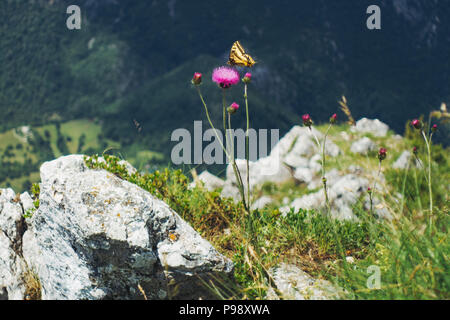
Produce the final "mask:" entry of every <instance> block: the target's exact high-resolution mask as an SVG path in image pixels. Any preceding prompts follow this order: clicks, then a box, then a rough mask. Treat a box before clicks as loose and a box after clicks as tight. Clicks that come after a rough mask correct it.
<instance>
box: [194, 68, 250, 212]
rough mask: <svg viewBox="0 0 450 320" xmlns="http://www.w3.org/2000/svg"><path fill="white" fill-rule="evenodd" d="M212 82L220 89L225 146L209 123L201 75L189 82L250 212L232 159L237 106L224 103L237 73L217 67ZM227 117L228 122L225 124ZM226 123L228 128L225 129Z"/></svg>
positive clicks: (230, 69)
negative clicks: (232, 126) (198, 98)
mask: <svg viewBox="0 0 450 320" xmlns="http://www.w3.org/2000/svg"><path fill="white" fill-rule="evenodd" d="M212 81H213V82H215V83H217V85H218V87H219V88H221V89H222V118H223V129H224V130H225V144H224V143H223V141H222V140H221V139H220V137H219V134H218V133H217V130H216V128H215V127H214V124H213V123H212V121H211V117H210V115H209V111H208V106H207V104H206V102H205V100H204V99H203V95H202V93H201V90H200V85H201V83H202V75H201V74H200V73H198V72H196V73H195V74H194V77H193V78H192V81H191V82H192V84H193V85H194V86H195V87H196V89H197V92H198V94H199V97H200V100H201V101H202V104H203V106H204V108H205V112H206V117H207V118H208V122H209V125H210V126H211V128H212V129H213V130H214V134H215V136H216V139H217V141H219V143H220V146H221V147H222V150H223V151H224V153H225V155H226V157H227V159H228V162H229V163H230V164H231V166H232V168H233V172H234V175H235V177H236V182H237V185H238V189H239V193H240V196H241V198H242V203H243V205H244V208H245V210H246V211H247V212H250V206H249V204H248V202H247V201H246V199H245V188H244V183H243V180H242V176H241V173H240V171H239V168H238V166H237V165H236V161H235V157H234V141H233V136H232V134H231V115H232V114H234V113H235V112H236V111H237V110H238V108H239V105H238V104H237V103H236V102H233V103H232V104H231V105H229V106H227V102H226V92H227V89H228V88H230V87H231V86H233V85H235V84H237V83H238V82H239V73H238V72H237V71H236V70H235V69H232V68H229V67H219V68H216V69H214V71H213V74H212ZM246 103H247V101H246ZM247 105H248V104H247ZM247 110H248V107H247ZM247 112H248V111H247ZM227 117H228V122H227ZM247 119H248V115H247ZM247 122H248V121H247ZM227 123H228V127H227ZM247 131H248V128H247ZM228 134H229V136H228ZM246 141H247V140H246ZM247 143H248V141H247ZM228 150H229V151H228ZM246 158H247V163H248V153H246ZM248 174H249V173H248V164H247V176H248ZM248 179H249V178H248V177H247V181H248ZM249 198H250V197H249V196H248V198H247V199H249Z"/></svg>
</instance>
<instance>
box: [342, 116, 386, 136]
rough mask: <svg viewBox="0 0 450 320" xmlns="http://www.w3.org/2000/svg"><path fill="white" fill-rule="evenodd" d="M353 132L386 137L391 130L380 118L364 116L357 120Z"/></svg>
mask: <svg viewBox="0 0 450 320" xmlns="http://www.w3.org/2000/svg"><path fill="white" fill-rule="evenodd" d="M351 131H352V132H361V133H371V134H373V135H374V136H375V137H385V136H386V135H387V133H388V131H389V126H388V125H387V124H385V123H383V122H381V121H380V120H378V119H373V120H372V119H367V118H362V119H360V120H358V121H356V125H355V126H353V127H352V128H351Z"/></svg>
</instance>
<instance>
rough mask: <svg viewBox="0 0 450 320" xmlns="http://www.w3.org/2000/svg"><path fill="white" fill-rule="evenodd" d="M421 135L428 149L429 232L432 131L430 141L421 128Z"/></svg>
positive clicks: (430, 218) (431, 207)
mask: <svg viewBox="0 0 450 320" xmlns="http://www.w3.org/2000/svg"><path fill="white" fill-rule="evenodd" d="M422 136H423V139H424V140H425V143H426V145H427V150H428V192H429V197H430V216H429V220H430V221H429V228H430V234H431V229H432V223H433V222H432V216H433V191H432V189H431V138H432V137H433V133H431V134H430V141H428V139H427V137H426V135H425V132H424V131H423V130H422Z"/></svg>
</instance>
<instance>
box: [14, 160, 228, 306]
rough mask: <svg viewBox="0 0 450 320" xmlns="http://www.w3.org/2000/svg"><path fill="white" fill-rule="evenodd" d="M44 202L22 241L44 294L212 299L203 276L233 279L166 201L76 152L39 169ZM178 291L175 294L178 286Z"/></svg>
mask: <svg viewBox="0 0 450 320" xmlns="http://www.w3.org/2000/svg"><path fill="white" fill-rule="evenodd" d="M41 179H42V183H41V191H40V198H39V200H40V206H39V209H38V210H37V211H36V212H35V213H34V214H33V217H32V218H31V227H30V228H29V230H28V231H27V233H26V235H25V236H24V238H23V241H24V244H23V247H24V248H23V252H24V257H25V260H26V261H27V263H28V265H29V266H31V267H32V268H33V269H34V270H35V271H36V273H37V275H38V277H39V279H40V282H41V285H42V299H44V300H46V299H88V300H90V299H141V298H142V295H141V293H140V292H139V290H138V285H140V286H141V287H142V288H143V290H144V291H145V293H146V295H147V297H148V298H149V299H161V298H167V296H168V295H169V293H168V292H167V290H168V288H172V290H173V289H174V288H173V287H172V285H169V283H170V282H172V281H173V282H174V284H175V286H176V287H177V291H176V294H177V295H176V297H179V298H181V299H184V298H189V299H196V298H208V297H210V295H211V293H210V292H207V290H204V286H202V285H201V283H200V282H201V281H200V280H199V278H198V276H200V277H201V278H203V279H209V278H210V277H211V276H213V275H217V276H220V277H222V276H227V275H228V274H229V273H230V272H231V271H232V266H233V265H232V262H231V261H230V260H229V259H227V258H225V257H223V256H222V255H220V254H219V253H218V252H217V251H216V250H215V249H214V248H213V247H212V246H211V244H210V243H209V242H207V241H206V240H204V239H203V238H201V237H200V235H199V234H198V233H196V232H195V231H194V230H193V229H192V228H191V227H190V226H189V225H188V224H187V223H186V222H185V221H183V220H182V219H181V218H180V217H179V216H178V214H177V213H176V212H174V211H173V210H171V209H170V208H169V206H168V205H167V204H165V203H164V202H163V201H161V200H159V199H157V198H156V197H154V196H152V195H151V194H150V193H148V192H146V191H144V190H143V189H141V188H139V187H138V186H136V185H134V184H132V183H129V182H127V181H124V180H122V179H120V178H118V177H117V176H115V175H113V174H111V173H109V172H107V171H104V170H91V169H88V168H87V167H86V166H85V164H84V161H83V157H82V156H77V155H72V156H66V157H61V158H59V159H57V160H54V161H51V162H46V163H44V164H43V165H42V166H41ZM174 292H175V291H174Z"/></svg>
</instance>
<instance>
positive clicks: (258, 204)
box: [251, 196, 273, 210]
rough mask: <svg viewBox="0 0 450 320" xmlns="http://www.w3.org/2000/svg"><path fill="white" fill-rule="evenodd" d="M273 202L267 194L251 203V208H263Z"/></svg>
mask: <svg viewBox="0 0 450 320" xmlns="http://www.w3.org/2000/svg"><path fill="white" fill-rule="evenodd" d="M271 203H273V199H272V198H271V197H269V196H262V197H261V198H259V199H257V200H255V202H253V203H252V207H251V209H252V210H256V209H259V210H261V209H263V208H264V207H266V206H267V205H269V204H271Z"/></svg>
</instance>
